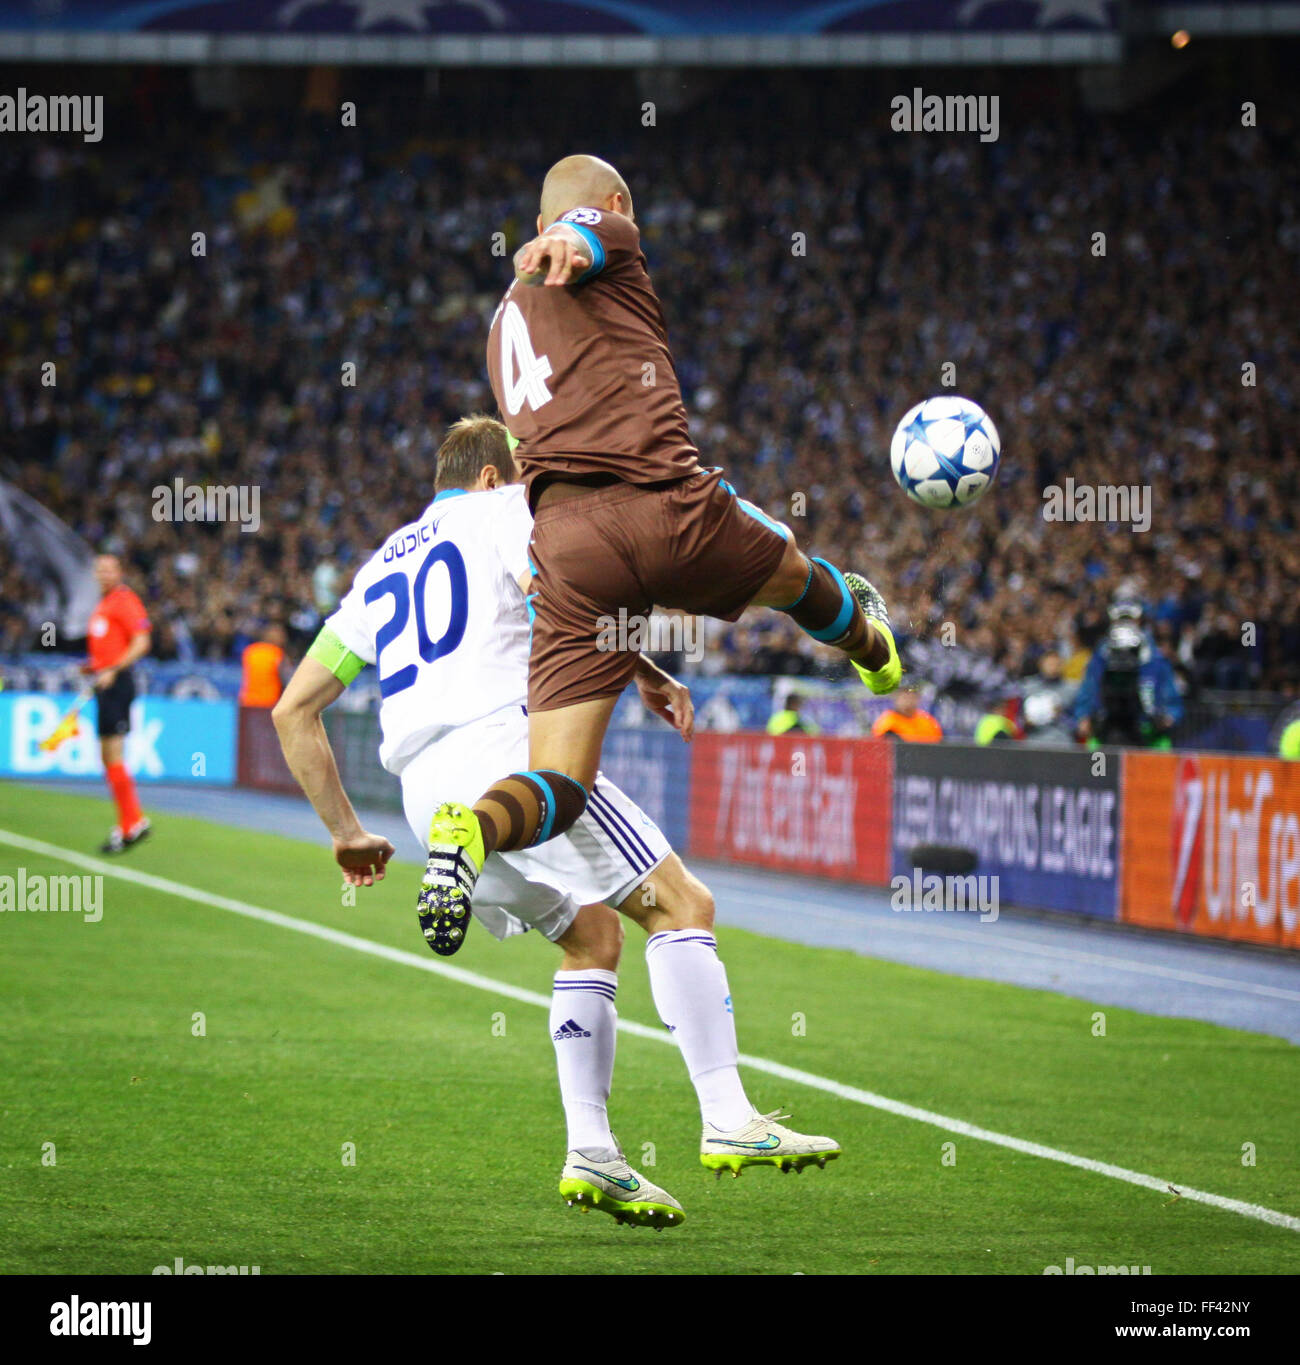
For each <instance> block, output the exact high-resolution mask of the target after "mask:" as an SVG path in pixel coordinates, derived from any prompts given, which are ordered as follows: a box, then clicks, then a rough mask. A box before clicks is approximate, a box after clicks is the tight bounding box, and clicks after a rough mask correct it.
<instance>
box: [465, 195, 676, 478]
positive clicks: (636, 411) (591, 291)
mask: <svg viewBox="0 0 1300 1365" xmlns="http://www.w3.org/2000/svg"><path fill="white" fill-rule="evenodd" d="M559 221H560V222H561V223H563V224H565V225H566V226H567V227H568V228H570V229H571V230H572V231H574V232H576V233H577V234H578V235H579V236H580V237H581V238H582V239H583V241H584V243H585V245H586V248H587V254H588V255H589V256H590V257H591V265H590V266H589V267H588V268H587V270H585V271H584V272H583V274H582V275H581V276H579V277H578V279H577V280H576V281H575V282H574V283H573V284H572V285H569V286H567V287H566V288H563V289H548V288H545V287H543V286H528V285H524V284H521V283H519V281H517V280H516V281H515V283H513V284H512V285H511V286H510V288H509V289H508V290H507V291H506V294H505V297H504V298H503V299H502V300H501V303H500V305H499V306H498V308H497V311H496V313H495V315H494V316H493V318H492V327H491V330H490V331H489V333H488V349H487V361H488V377H489V378H490V380H491V382H492V393H493V396H494V397H495V398H496V401H497V406H498V407H499V408H500V409H501V413H502V416H503V419H504V421H505V424H506V427H507V428H508V429H509V431H510V434H511V435H512V436H513V437H515V439H516V440H518V442H519V448H518V449H517V450H516V451H515V459H516V460H517V461H518V462H519V469H520V474H521V476H522V478H523V481H524V485H525V487H527V488H528V490H529V500H530V503H531V502H532V501H533V499H534V489H533V484H534V482H535V481H536V479H537V477H538V475H540V474H543V473H546V474H548V475H559V476H563V475H565V474H568V475H582V474H613V475H615V476H616V477H617V478H619V479H622V480H623V481H624V482H626V483H633V484H646V483H664V482H667V481H668V480H671V479H681V478H686V477H688V476H689V475H691V474H697V473H699V472H700V459H699V452H698V451H697V450H696V448H695V446H694V444H693V443H692V441H691V438H690V432H689V430H688V428H687V422H686V408H685V406H684V404H683V403H682V392H681V387H680V386H679V384H678V382H677V372H676V370H675V369H674V368H673V358H672V353H671V352H670V351H669V349H668V330H667V328H666V327H665V325H664V316H663V309H662V308H661V306H660V304H659V298H658V295H656V293H655V291H654V286H653V284H651V282H650V275H649V272H648V271H647V270H646V259H645V255H644V254H643V252H642V251H641V234H640V231H639V230H638V229H637V226H636V224H635V223H634V222H632V220H631V219H630V218H627V217H625V216H624V215H622V214H619V213H607V212H603V211H602V210H600V209H593V208H576V209H572V210H570V211H569V212H568V213H566V214H564V215H563V216H562V217H561V218H560V220H559Z"/></svg>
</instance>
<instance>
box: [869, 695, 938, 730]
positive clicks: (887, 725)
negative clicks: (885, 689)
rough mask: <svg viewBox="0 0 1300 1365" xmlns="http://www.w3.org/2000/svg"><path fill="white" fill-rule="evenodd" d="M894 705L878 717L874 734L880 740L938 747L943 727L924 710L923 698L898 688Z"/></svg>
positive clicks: (893, 700) (873, 728)
mask: <svg viewBox="0 0 1300 1365" xmlns="http://www.w3.org/2000/svg"><path fill="white" fill-rule="evenodd" d="M891 700H892V703H893V704H892V706H891V707H890V709H889V710H888V711H882V712H881V714H880V715H879V716H877V717H876V723H875V724H874V725H873V726H872V727H871V733H872V734H873V735H875V736H876V738H877V739H879V738H882V737H883V738H885V739H902V740H907V741H908V742H909V743H911V744H936V743H938V741H939V740H941V739H942V738H943V727H942V726H941V725H940V724H939V722H938V721H937V720H935V718H934V717H933V716H932V715H931V714H930V713H929V712H928V711H923V710H922V709H921V698H920V696H919V694H918V693H916V692H914V691H912V689H911V688H909V687H902V688H899V690H898V691H897V692H895V693H894V695H893V697H892V699H891Z"/></svg>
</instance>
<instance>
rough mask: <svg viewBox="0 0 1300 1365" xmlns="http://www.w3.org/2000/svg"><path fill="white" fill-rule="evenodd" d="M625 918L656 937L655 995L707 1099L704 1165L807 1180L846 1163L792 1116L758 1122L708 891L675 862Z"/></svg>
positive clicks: (651, 957) (673, 857) (652, 950)
mask: <svg viewBox="0 0 1300 1365" xmlns="http://www.w3.org/2000/svg"><path fill="white" fill-rule="evenodd" d="M647 887H648V888H650V889H651V892H652V894H649V895H647V894H646V888H647ZM619 908H620V909H621V910H622V911H623V913H624V914H625V915H627V916H628V917H629V918H630V919H633V920H635V921H636V922H637V923H638V924H640V925H641V926H642V928H644V929H645V930H646V932H647V933H648V934H649V935H650V937H649V938H648V939H647V941H646V966H647V968H648V969H649V972H650V993H651V995H652V996H653V998H654V1002H655V1008H656V1010H658V1012H659V1017H660V1019H662V1020H663V1022H664V1024H665V1025H666V1026H667V1027H668V1028H669V1029H670V1030H671V1031H672V1035H673V1038H674V1040H675V1041H676V1043H677V1046H678V1047H679V1048H680V1049H681V1053H682V1060H683V1061H685V1063H686V1069H687V1071H688V1072H689V1074H690V1078H691V1083H692V1085H694V1087H695V1093H696V1095H697V1096H698V1098H699V1102H700V1122H701V1128H702V1131H701V1135H700V1162H701V1164H702V1165H704V1166H705V1167H706V1168H707V1169H709V1170H712V1171H716V1172H717V1174H718V1175H719V1176H721V1174H722V1172H723V1171H724V1170H729V1171H730V1172H731V1173H732V1175H733V1176H738V1175H739V1174H740V1172H741V1171H742V1170H743V1169H744V1168H745V1167H746V1166H776V1167H777V1168H778V1169H780V1170H782V1171H791V1170H793V1171H799V1170H802V1169H803V1167H804V1166H808V1165H811V1164H812V1163H813V1162H814V1161H815V1162H817V1164H818V1165H819V1166H825V1164H826V1163H827V1162H828V1161H831V1160H833V1159H834V1158H835V1157H837V1156H839V1154H840V1145H839V1143H838V1142H836V1141H834V1140H833V1139H832V1138H827V1137H814V1136H811V1135H809V1134H806V1133H796V1132H795V1131H794V1130H793V1129H791V1128H786V1127H783V1126H782V1125H781V1124H780V1123H778V1122H777V1121H776V1120H777V1118H778V1117H781V1118H785V1117H788V1115H781V1114H779V1113H778V1111H775V1110H774V1111H773V1112H772V1113H770V1114H760V1113H759V1112H758V1111H757V1110H756V1109H755V1108H754V1105H753V1104H752V1103H751V1102H750V1099H749V1097H748V1095H747V1094H746V1093H745V1087H744V1084H743V1083H742V1081H741V1079H740V1050H739V1048H738V1047H737V1044H736V1016H735V1013H734V1006H733V1003H732V995H731V987H730V985H729V984H728V982H727V971H726V968H725V967H724V966H723V965H722V962H721V960H720V959H719V957H718V942H717V939H716V938H715V937H714V936H713V897H712V896H711V895H710V894H709V890H708V888H707V887H706V886H705V885H704V883H703V882H701V881H700V880H699V878H698V877H696V876H694V875H693V874H692V873H690V872H689V871H688V870H687V869H686V867H685V866H684V865H683V863H682V860H681V859H680V858H679V857H678V856H677V854H675V853H671V854H669V856H668V857H667V858H665V859H664V861H663V862H662V863H660V864H659V866H658V867H656V868H655V870H654V871H653V872H652V873H651V874H650V876H649V877H648V878H647V879H646V881H645V883H644V884H643V885H642V886H640V887H638V888H637V890H635V891H634V892H633V893H632V894H631V895H630V896H629V897H628V898H627V899H626V900H625V901H624V902H623V903H622V905H621V906H620V907H619Z"/></svg>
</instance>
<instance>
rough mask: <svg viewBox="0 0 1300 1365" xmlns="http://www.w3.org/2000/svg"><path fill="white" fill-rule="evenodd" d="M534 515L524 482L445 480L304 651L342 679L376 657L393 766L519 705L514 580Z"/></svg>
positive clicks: (523, 621)
mask: <svg viewBox="0 0 1300 1365" xmlns="http://www.w3.org/2000/svg"><path fill="white" fill-rule="evenodd" d="M532 525H533V523H532V516H531V515H530V513H529V511H528V506H527V503H526V502H525V499H524V490H523V488H522V487H520V486H519V485H518V484H513V485H510V486H509V487H506V488H498V489H493V490H491V491H483V492H477V493H466V492H465V491H464V490H462V489H448V490H445V491H444V492H441V493H439V494H438V496H437V497H435V498H434V500H433V501H432V502H431V503H430V504H429V505H428V507H426V508H425V510H424V512H423V514H422V515H421V516H420V518H419V519H418V520H417V521H413V522H410V523H408V524H407V525H406V526H403V527H402V528H401V529H400V530H398V531H395V532H394V533H393V534H392V535H391V536H389V537H388V539H387V540H386V541H384V543H383V544H382V545H381V546H380V547H379V549H378V550H377V551H376V552H375V553H374V554H373V555H372V556H371V557H370V559H369V560H367V561H366V563H365V564H364V565H363V566H362V567H361V568H360V569H359V570H358V572H357V575H356V577H355V579H353V582H352V588H351V590H350V591H349V592H348V594H347V596H346V597H344V598H343V600H342V601H341V602H340V603H339V605H338V609H337V610H336V611H335V612H334V614H333V615H332V616H330V617H329V618H328V620H327V621H326V622H325V627H324V629H323V630H322V632H321V636H320V637H319V638H318V640H317V642H316V644H314V645H313V646H312V648H311V650H310V651H309V657H312V658H316V659H317V660H319V661H320V662H321V663H322V664H324V666H325V667H326V668H328V669H330V671H331V672H333V673H335V674H336V676H338V677H339V678H340V680H341V681H343V682H344V683H347V682H350V681H351V680H352V678H354V677H355V676H356V674H357V672H359V671H360V666H361V664H362V663H367V664H375V665H376V666H377V667H378V670H379V691H380V706H379V725H380V730H381V733H382V741H381V743H380V746H379V761H380V762H381V763H382V764H383V765H384V767H385V768H387V769H388V771H389V772H391V773H401V771H402V769H403V768H404V767H405V766H406V765H407V763H409V762H410V761H411V759H412V758H414V757H415V755H416V754H418V753H419V752H420V751H421V750H422V749H423V748H424V747H425V746H426V745H427V744H429V743H431V742H432V741H434V740H437V739H439V738H441V737H442V736H443V735H444V734H446V733H448V732H450V731H451V730H454V729H456V728H457V727H459V726H463V725H468V724H469V723H470V722H472V721H476V720H481V719H482V718H483V717H484V716H488V715H491V714H492V713H493V712H495V711H499V710H501V709H502V708H503V707H522V706H523V705H524V703H525V701H526V697H527V678H528V633H529V627H528V617H527V614H526V613H525V611H524V610H523V606H524V596H523V593H522V591H521V589H520V587H519V583H518V580H519V578H520V576H521V575H522V574H524V573H525V572H527V570H528V568H529V564H528V542H529V538H530V536H531V534H532ZM348 654H350V655H352V656H354V659H353V660H349V659H348V658H347V657H346V656H347V655H348ZM358 661H359V662H358ZM349 674H350V676H348V675H349Z"/></svg>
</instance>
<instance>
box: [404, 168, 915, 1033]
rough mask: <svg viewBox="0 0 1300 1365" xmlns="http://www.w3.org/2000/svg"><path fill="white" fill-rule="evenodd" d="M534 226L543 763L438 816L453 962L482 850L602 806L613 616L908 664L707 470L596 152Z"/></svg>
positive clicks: (522, 263) (501, 391)
mask: <svg viewBox="0 0 1300 1365" xmlns="http://www.w3.org/2000/svg"><path fill="white" fill-rule="evenodd" d="M537 231H538V236H537V237H535V238H534V239H533V240H532V241H530V242H528V243H527V244H526V245H525V246H523V247H522V248H521V249H520V250H519V251H518V252H517V253H516V255H515V280H514V283H513V284H511V286H510V288H509V289H508V290H507V291H506V294H505V297H504V298H503V299H502V300H501V303H500V305H499V306H498V308H497V311H496V314H495V315H494V317H493V319H492V326H491V331H490V333H489V337H488V371H489V375H490V378H491V381H492V390H493V393H494V395H495V397H496V400H497V403H498V404H499V406H500V409H501V412H502V416H503V418H504V421H505V423H506V426H507V427H508V428H509V430H510V434H511V436H512V437H513V438H514V439H515V440H516V441H517V442H518V446H517V449H516V452H515V456H516V460H517V461H518V464H519V468H520V471H521V474H522V477H523V481H524V483H525V485H526V486H527V490H528V501H529V506H530V507H531V508H532V510H533V513H534V519H535V526H534V532H533V541H532V568H533V574H534V577H533V580H532V584H531V587H532V592H531V595H530V607H531V610H532V614H533V635H532V647H531V655H530V661H529V678H528V713H529V748H530V753H529V761H530V763H531V765H532V766H531V769H530V770H529V771H527V772H516V773H509V774H503V775H502V777H501V779H500V780H499V781H498V782H496V783H495V784H494V785H493V786H492V787H490V788H489V789H488V790H487V791H486V792H484V794H483V795H482V796H481V797H479V799H478V800H477V801H476V802H475V803H474V806H473V808H472V809H471V808H470V807H467V806H463V805H459V804H449V805H445V806H442V807H440V808H439V809H438V811H437V812H436V813H435V815H434V818H433V821H432V824H431V826H430V832H429V859H428V865H427V868H426V872H425V876H424V880H423V884H422V887H421V892H420V901H419V913H420V924H421V927H422V929H423V931H424V934H425V938H426V939H427V940H428V941H429V944H430V946H431V947H432V948H433V949H434V951H435V952H439V953H442V954H444V955H446V954H450V953H453V952H455V951H456V949H457V948H458V947H459V946H460V943H461V942H462V941H463V937H464V931H465V929H466V927H467V926H468V924H469V903H470V898H471V897H472V895H473V891H474V884H475V881H476V879H477V877H478V873H479V870H480V869H481V868H482V866H483V861H484V859H485V858H486V856H487V854H488V853H490V852H493V851H499V852H506V851H510V850H513V849H521V848H527V847H530V846H531V845H533V844H537V843H541V842H544V841H545V840H547V839H551V838H553V837H555V836H556V835H557V834H560V833H562V832H563V831H565V830H567V829H568V828H569V827H570V826H571V825H572V824H573V822H574V821H575V820H576V819H577V818H578V816H579V815H580V814H581V813H582V811H583V809H584V808H585V806H586V804H587V800H588V794H589V792H590V791H591V787H592V783H593V781H594V779H595V776H596V771H597V768H598V766H599V760H600V750H601V745H602V743H603V740H604V736H605V730H606V727H607V726H608V724H609V719H610V716H611V714H612V713H613V710H614V705H615V702H616V701H617V700H618V697H619V695H620V693H622V691H623V689H624V688H625V687H626V686H627V684H628V683H629V682H630V681H631V680H632V676H633V673H634V671H635V669H636V665H637V657H638V656H637V653H636V651H635V650H620V649H608V648H605V649H602V648H600V627H599V624H598V622H599V620H600V618H601V617H613V618H614V619H615V620H618V619H619V614H620V611H622V612H624V613H626V617H633V616H645V615H647V614H648V613H649V612H650V610H651V608H652V607H653V606H655V605H656V604H657V605H659V606H662V607H677V608H680V609H682V610H683V611H686V612H689V613H692V614H695V615H705V616H716V617H720V618H721V619H723V620H726V621H734V620H736V619H737V618H738V617H739V616H740V614H741V612H742V611H744V609H745V608H746V607H748V606H765V607H772V608H774V609H775V610H777V611H782V612H785V613H786V614H787V615H789V616H790V617H791V618H792V619H793V620H794V621H795V622H796V623H797V624H798V625H799V626H801V627H802V628H803V629H804V630H805V631H807V632H808V634H809V635H811V636H812V637H813V638H814V639H815V640H819V641H821V642H823V643H825V644H829V645H832V646H834V647H835V648H837V649H840V650H842V651H843V652H844V653H845V655H847V657H848V658H849V660H850V661H851V662H852V663H853V665H854V667H855V668H856V669H857V671H858V673H859V674H860V675H861V677H862V679H863V681H864V682H865V683H866V685H867V686H868V687H869V688H870V689H871V690H872V691H873V692H876V693H886V692H891V691H893V689H894V688H895V687H897V686H898V683H899V680H900V677H901V673H902V667H901V664H900V662H899V658H898V651H897V649H896V647H895V644H894V637H893V633H892V631H891V630H890V626H889V614H888V612H887V610H886V607H885V603H884V600H883V598H882V597H881V596H880V594H879V593H878V592H877V591H876V590H875V589H874V588H873V587H872V586H871V584H870V583H868V582H867V580H866V579H865V578H863V577H861V576H860V575H858V574H853V573H849V574H843V573H841V572H840V571H839V570H838V569H837V568H835V567H834V565H832V564H829V563H827V562H826V561H825V560H823V559H817V558H809V557H808V556H807V555H805V554H804V553H803V551H802V550H800V549H799V547H798V546H797V545H796V544H795V540H794V536H793V535H792V534H791V533H790V530H789V528H788V527H786V526H783V525H782V524H780V523H779V522H776V521H774V520H772V519H771V518H770V517H768V516H767V515H765V514H764V513H763V512H761V511H760V510H759V509H758V508H757V507H755V506H754V505H753V504H752V503H749V502H746V501H745V500H743V499H742V498H740V497H738V496H737V495H736V493H735V490H734V489H733V488H732V487H731V485H730V484H728V483H727V482H726V481H725V480H724V479H723V478H722V474H721V471H720V470H718V469H705V468H703V467H702V466H701V464H700V461H699V454H698V452H697V450H696V449H695V446H694V445H693V444H692V443H691V439H690V434H689V432H688V430H687V422H686V411H685V408H684V406H683V403H682V397H681V390H680V388H679V386H678V383H677V376H676V373H675V371H674V369H673V361H672V355H671V353H670V351H669V349H668V335H667V331H666V329H665V326H664V319H663V312H662V309H661V308H660V304H659V299H658V297H657V296H656V294H655V291H654V287H653V285H652V284H651V282H650V277H649V275H648V273H647V271H646V262H645V257H644V255H643V254H642V252H641V246H640V233H639V231H638V229H637V226H636V223H635V221H634V218H633V210H632V196H631V193H630V192H629V190H628V187H627V185H626V183H625V182H624V180H623V178H622V177H621V176H620V175H619V173H618V172H617V171H616V170H615V169H614V167H613V166H611V165H609V164H608V163H607V162H604V161H601V160H598V159H597V158H595V157H591V156H569V157H565V158H564V159H563V160H562V161H559V162H557V163H556V164H555V165H554V166H552V167H551V169H550V171H549V172H548V173H547V176H546V180H545V183H544V184H543V186H542V197H541V212H540V214H539V215H538V219H537ZM666 1022H669V1023H671V1020H670V1021H666Z"/></svg>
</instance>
